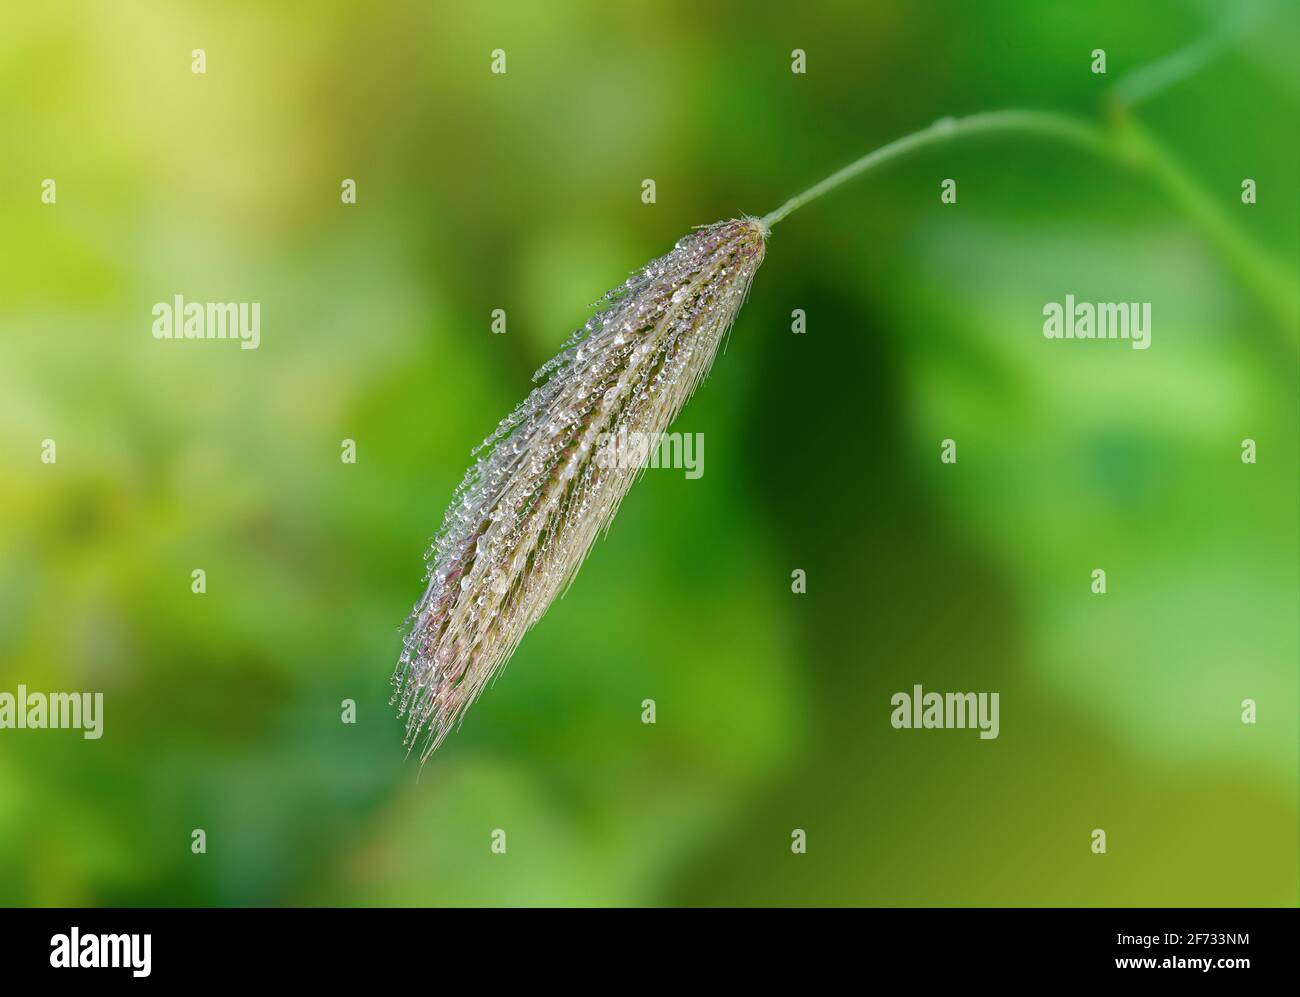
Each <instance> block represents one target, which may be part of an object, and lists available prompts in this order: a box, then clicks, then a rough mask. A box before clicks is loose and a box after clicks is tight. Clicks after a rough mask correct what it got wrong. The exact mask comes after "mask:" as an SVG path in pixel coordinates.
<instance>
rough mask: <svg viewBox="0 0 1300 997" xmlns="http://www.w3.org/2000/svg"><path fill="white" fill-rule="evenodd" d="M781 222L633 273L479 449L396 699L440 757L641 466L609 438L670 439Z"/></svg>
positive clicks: (686, 246) (414, 732)
mask: <svg viewBox="0 0 1300 997" xmlns="http://www.w3.org/2000/svg"><path fill="white" fill-rule="evenodd" d="M767 231H768V230H767V227H766V226H765V225H764V224H763V223H762V222H760V221H758V220H757V219H752V218H746V219H739V220H734V221H727V222H719V223H717V224H715V225H708V226H705V227H703V228H701V229H698V230H697V231H695V232H694V233H692V234H691V235H688V236H686V237H685V238H683V239H682V240H681V241H680V242H678V243H677V245H676V246H675V247H674V248H673V250H672V252H670V253H669V254H668V255H667V256H663V257H661V258H660V259H657V260H655V261H654V262H652V263H650V264H648V265H647V266H645V267H644V268H642V269H641V270H639V271H637V272H636V273H634V274H633V275H632V276H631V277H629V278H628V280H627V281H626V282H625V283H624V284H623V285H622V286H621V287H618V288H616V289H615V290H613V291H610V292H609V293H608V294H606V295H605V297H604V298H603V299H602V300H601V302H600V305H599V308H598V310H597V311H596V313H595V314H594V315H593V316H592V317H591V318H590V319H589V320H588V321H587V323H586V325H584V326H583V327H582V328H580V329H579V330H578V331H577V332H576V333H575V334H574V335H573V337H572V338H571V339H570V340H569V342H568V343H566V344H565V346H564V348H563V349H562V350H561V351H560V353H559V355H558V356H556V357H555V358H554V359H552V360H551V361H550V362H548V363H547V364H546V365H545V366H544V367H542V368H541V370H539V371H538V372H537V374H536V375H535V377H534V380H536V381H539V382H541V383H540V384H539V385H538V387H537V388H535V389H534V390H533V392H532V394H530V395H529V396H528V397H527V398H526V399H525V400H524V402H523V404H522V405H520V406H519V407H518V408H517V409H516V410H515V411H514V412H513V413H512V414H511V415H510V416H509V417H508V418H506V419H505V420H504V421H503V422H502V423H501V424H500V426H498V427H497V430H496V432H495V433H493V434H492V436H490V437H489V438H488V439H487V440H486V441H484V443H483V445H482V446H481V447H480V448H479V451H476V453H478V452H483V456H481V457H480V458H479V459H478V461H477V463H475V464H474V465H473V466H472V467H471V468H470V469H469V472H468V473H467V474H466V476H465V480H464V481H463V482H462V483H461V486H460V488H459V489H458V490H457V492H456V494H455V496H454V497H453V499H452V504H451V508H450V509H448V510H447V514H446V517H445V518H444V520H443V524H442V528H441V530H440V531H439V533H438V535H437V537H436V538H435V540H434V544H433V547H432V549H431V550H430V552H429V562H430V565H429V571H428V586H427V588H426V589H425V592H424V595H423V596H422V597H421V598H420V600H419V602H418V603H417V604H416V606H415V609H414V610H413V611H412V614H411V618H410V620H409V623H410V629H409V632H408V633H407V635H406V638H405V641H404V646H403V649H402V653H401V657H400V659H399V661H398V666H397V670H396V672H395V673H394V675H393V682H394V685H395V686H396V694H395V696H394V700H395V702H397V704H398V706H399V712H400V713H402V714H404V715H405V716H406V718H407V719H406V740H407V745H408V746H410V747H413V746H414V745H415V743H416V742H417V741H418V740H420V738H421V737H423V738H424V742H425V743H424V748H423V752H422V758H428V756H429V755H430V754H431V753H432V752H433V750H434V749H435V748H437V746H438V745H439V744H440V743H441V742H442V739H443V738H444V737H446V736H447V733H448V732H449V731H450V730H451V728H452V727H453V726H454V725H455V724H456V722H457V721H458V720H459V719H460V718H461V717H462V716H463V715H464V713H465V710H466V709H467V708H468V707H469V705H470V704H471V703H472V702H473V701H474V699H475V698H476V697H477V696H478V694H479V693H480V692H482V690H483V688H484V686H485V685H486V684H487V682H488V681H489V680H490V679H491V678H492V676H493V675H494V674H495V673H496V671H497V670H498V669H499V668H500V667H501V666H502V665H504V664H505V662H506V660H507V659H508V658H509V657H510V655H511V654H512V653H513V652H514V649H515V648H516V647H517V646H518V644H519V641H520V639H521V638H522V637H523V635H524V633H525V632H527V630H528V628H529V627H531V626H532V625H533V624H534V623H536V622H537V620H538V619H539V618H540V617H541V616H542V614H543V613H545V612H546V609H547V607H548V606H550V604H551V602H552V600H553V599H554V598H555V597H556V596H557V595H558V594H559V593H560V591H561V590H562V589H563V588H564V587H565V586H566V585H568V583H569V582H570V581H571V580H572V579H573V576H574V574H575V573H576V572H577V570H578V567H579V566H580V565H581V564H582V561H583V558H585V557H586V556H587V552H588V551H589V550H590V549H591V545H592V543H593V541H594V540H595V539H596V535H597V534H598V533H599V532H600V531H601V529H602V528H604V527H607V526H608V525H609V523H610V521H611V520H612V519H613V517H614V513H615V512H616V511H617V510H618V505H619V503H620V502H621V501H622V500H623V496H624V495H626V494H627V491H628V489H629V488H630V487H631V485H632V481H633V479H634V478H635V477H636V474H637V472H638V471H639V466H637V465H636V463H635V462H628V461H622V460H609V459H602V456H607V455H604V454H603V453H602V451H603V447H605V446H607V444H605V443H604V442H603V441H607V440H611V439H626V438H627V437H629V436H631V437H634V438H647V439H658V434H659V433H662V432H663V431H664V430H666V429H667V428H668V425H669V424H670V423H671V422H672V421H673V419H674V418H676V416H677V413H678V412H679V411H681V408H682V406H683V405H684V404H685V403H686V400H687V399H688V398H690V396H691V393H692V392H693V391H694V390H695V388H696V387H697V386H698V385H699V383H700V381H702V380H703V379H704V377H705V375H706V374H708V372H709V367H710V366H711V365H712V364H713V357H714V355H715V354H716V353H717V350H718V344H719V343H720V342H721V341H722V338H723V336H724V335H725V333H726V332H727V330H728V329H729V328H730V327H731V323H732V321H733V320H734V319H735V317H736V313H737V312H738V311H739V310H740V306H741V304H743V303H744V300H745V295H746V294H747V293H748V291H749V284H750V281H752V280H753V279H754V273H755V272H756V271H757V270H758V266H759V264H760V263H762V262H763V252H764V245H765V242H764V240H765V237H766V234H767Z"/></svg>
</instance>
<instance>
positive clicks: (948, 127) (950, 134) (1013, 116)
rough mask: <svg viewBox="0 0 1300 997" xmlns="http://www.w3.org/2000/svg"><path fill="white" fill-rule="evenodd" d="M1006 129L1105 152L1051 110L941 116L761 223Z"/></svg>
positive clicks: (1082, 128)
mask: <svg viewBox="0 0 1300 997" xmlns="http://www.w3.org/2000/svg"><path fill="white" fill-rule="evenodd" d="M1007 132H1023V133H1028V134H1037V135H1046V136H1048V137H1052V138H1057V139H1061V140H1063V141H1066V142H1069V143H1072V144H1074V145H1077V146H1082V147H1084V148H1088V149H1091V150H1093V151H1094V152H1098V153H1104V152H1105V149H1106V139H1105V136H1104V135H1103V133H1102V132H1101V130H1100V129H1098V128H1097V127H1095V126H1094V125H1091V124H1088V123H1087V122H1085V121H1081V120H1079V119H1077V118H1072V117H1070V116H1069V115H1065V114H1056V113H1054V112H1051V111H986V112H984V113H983V114H972V115H970V116H969V117H966V118H942V119H940V120H939V121H936V122H935V123H934V124H932V125H931V126H930V127H929V128H924V129H922V130H921V131H919V132H913V133H912V134H911V135H906V136H904V137H903V138H900V139H897V140H895V141H893V142H890V143H889V144H888V145H884V146H881V147H880V148H879V149H876V150H875V151H874V152H869V153H867V154H866V155H865V156H863V157H862V158H861V159H859V160H857V161H856V162H852V163H850V164H849V165H848V166H846V167H844V169H842V170H839V171H838V172H836V173H832V174H831V175H830V176H828V177H827V178H826V179H825V180H823V181H822V182H821V183H818V184H814V185H813V186H812V187H809V188H808V189H807V190H805V191H804V192H803V193H802V194H796V195H795V196H794V197H792V198H790V200H788V201H786V202H785V204H783V205H781V206H780V207H779V208H777V209H776V210H775V211H773V212H771V213H770V214H767V215H764V216H763V218H762V223H763V225H764V226H766V227H767V228H769V229H770V228H771V227H772V226H773V225H775V224H776V223H777V222H779V221H780V220H781V219H782V218H784V217H786V215H788V214H790V213H791V212H792V211H795V210H796V209H798V208H801V207H803V206H804V205H805V204H807V203H808V202H809V201H815V200H817V198H819V197H821V196H822V195H823V194H827V193H829V192H830V191H832V190H834V189H835V188H836V187H838V186H840V185H841V184H843V183H846V182H847V181H849V180H852V179H853V178H854V177H856V176H859V175H860V174H862V173H866V172H867V171H868V170H872V169H875V168H876V167H877V166H880V165H882V164H884V163H888V162H890V161H891V160H894V159H898V158H899V157H901V156H906V155H907V154H908V153H911V152H915V151H916V150H918V149H925V148H928V147H929V146H932V145H941V144H943V143H945V142H950V141H952V140H953V139H957V138H965V137H967V136H971V135H987V134H1005V133H1007Z"/></svg>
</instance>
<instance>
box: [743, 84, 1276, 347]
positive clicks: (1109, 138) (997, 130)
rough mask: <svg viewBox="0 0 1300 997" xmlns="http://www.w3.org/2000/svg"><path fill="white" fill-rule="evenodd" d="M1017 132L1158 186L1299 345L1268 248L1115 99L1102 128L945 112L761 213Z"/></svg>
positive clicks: (1023, 114) (1067, 119)
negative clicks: (889, 167)
mask: <svg viewBox="0 0 1300 997" xmlns="http://www.w3.org/2000/svg"><path fill="white" fill-rule="evenodd" d="M1009 133H1021V134H1025V135H1030V136H1042V137H1045V138H1050V139H1053V140H1058V141H1063V142H1066V143H1068V144H1070V145H1073V146H1075V147H1077V148H1083V149H1086V150H1088V151H1090V152H1092V153H1095V154H1096V155H1098V156H1102V157H1104V158H1108V159H1111V160H1113V161H1115V162H1117V163H1118V164H1120V165H1121V166H1124V167H1127V168H1130V169H1135V170H1137V171H1139V172H1141V173H1142V174H1144V175H1145V176H1147V177H1148V178H1150V179H1151V180H1152V181H1153V182H1154V183H1155V184H1156V185H1157V186H1159V187H1160V188H1161V189H1162V190H1163V191H1164V193H1165V195H1166V196H1167V197H1168V198H1169V199H1170V201H1172V202H1173V203H1174V204H1175V205H1177V206H1178V207H1179V208H1180V209H1181V210H1182V212H1183V213H1184V214H1185V215H1186V216H1187V218H1188V219H1189V220H1190V221H1191V222H1192V224H1193V225H1194V226H1195V227H1196V228H1197V230H1198V231H1200V233H1201V235H1202V236H1203V237H1204V238H1205V240H1206V241H1207V242H1208V243H1209V244H1210V245H1211V246H1213V247H1214V249H1215V250H1216V251H1217V252H1218V253H1219V255H1220V256H1222V257H1223V259H1224V260H1225V262H1226V263H1227V265H1228V267H1229V268H1230V269H1231V270H1232V272H1233V273H1234V275H1235V276H1236V277H1237V278H1238V279H1239V280H1240V281H1241V282H1242V284H1243V285H1244V286H1245V287H1246V288H1247V289H1248V290H1249V291H1250V292H1251V294H1252V295H1254V297H1255V298H1256V299H1257V300H1258V301H1259V302H1260V303H1261V304H1262V305H1263V306H1264V307H1265V308H1267V309H1268V311H1269V312H1271V313H1272V314H1273V315H1274V316H1275V317H1276V318H1277V319H1278V320H1279V321H1280V323H1281V326H1282V330H1281V336H1282V338H1283V340H1284V341H1286V343H1287V344H1288V346H1290V347H1291V348H1292V349H1295V348H1296V347H1297V346H1300V286H1298V285H1297V282H1296V281H1295V280H1294V279H1293V277H1292V276H1291V275H1290V274H1289V273H1288V272H1287V271H1286V269H1285V268H1283V267H1282V266H1280V265H1279V264H1278V263H1277V262H1276V261H1275V260H1274V259H1273V258H1272V257H1270V256H1269V255H1268V253H1267V252H1265V251H1264V250H1262V249H1260V248H1259V247H1258V246H1257V245H1256V244H1255V243H1254V242H1253V241H1252V240H1251V238H1250V237H1249V235H1248V234H1247V233H1246V232H1245V231H1244V230H1243V229H1242V227H1241V226H1240V225H1239V224H1238V223H1237V222H1235V221H1234V220H1233V219H1232V218H1231V217H1230V216H1229V214H1228V213H1227V212H1226V211H1225V210H1224V208H1223V207H1222V206H1221V203H1220V199H1219V198H1216V197H1215V196H1213V195H1212V194H1210V193H1209V192H1207V191H1206V190H1205V188H1203V187H1202V186H1201V185H1200V184H1199V183H1197V182H1196V180H1195V179H1194V178H1193V177H1192V175H1191V174H1190V173H1189V172H1188V171H1187V170H1186V169H1185V168H1184V167H1183V166H1182V165H1181V164H1180V163H1179V162H1178V161H1177V159H1176V158H1175V157H1174V156H1173V155H1171V154H1170V153H1169V152H1168V151H1167V150H1165V149H1164V147H1163V146H1162V145H1161V144H1160V143H1159V142H1157V141H1156V140H1155V138H1153V137H1152V136H1151V135H1150V134H1149V133H1148V132H1147V131H1146V130H1145V129H1144V128H1142V127H1141V125H1140V124H1139V123H1138V122H1137V120H1136V119H1135V118H1134V117H1133V116H1132V114H1131V113H1129V112H1128V110H1127V108H1125V107H1124V106H1123V105H1122V104H1120V103H1116V104H1114V105H1112V114H1111V116H1110V119H1109V126H1108V127H1102V126H1098V125H1094V124H1092V123H1091V122H1088V121H1086V120H1084V119H1081V118H1077V117H1074V116H1072V115H1068V114H1060V113H1056V112H1052V111H1027V110H1010V111H988V112H985V113H983V114H972V115H970V116H969V117H965V118H955V119H954V118H944V119H941V120H939V121H936V122H935V123H934V124H933V125H931V126H930V127H929V128H924V129H922V130H921V131H919V132H913V133H912V134H911V135H906V136H904V137H903V138H900V139H897V140H895V141H893V142H890V143H889V144H888V145H884V146H881V147H880V148H879V149H876V150H875V151H873V152H869V153H867V154H866V155H865V156H863V157H862V158H861V159H858V160H856V161H855V162H852V163H850V164H849V165H848V166H846V167H844V168H843V169H841V170H839V171H838V172H835V173H832V174H831V175H830V176H828V177H827V178H826V179H825V180H823V181H821V182H820V183H818V184H814V185H813V186H812V187H809V188H808V189H807V190H805V191H804V192H803V193H801V194H797V195H795V196H794V197H792V198H790V200H788V201H786V202H785V203H784V204H783V205H781V206H780V207H779V208H777V209H776V210H775V211H773V212H771V213H770V214H767V215H764V216H763V218H762V219H760V221H761V223H762V224H763V226H764V227H766V228H768V229H771V227H772V226H773V225H775V224H776V223H777V222H779V221H781V220H782V219H783V218H785V217H786V216H787V215H789V214H791V213H792V212H793V211H795V210H797V209H798V208H801V207H803V206H804V205H805V204H808V203H809V202H810V201H815V200H816V199H817V198H819V197H821V196H822V195H823V194H827V193H830V192H831V191H832V190H834V189H835V188H836V187H839V186H841V185H842V184H844V183H846V182H848V181H849V180H852V179H853V178H854V177H857V176H860V175H862V174H863V173H867V172H868V171H870V170H873V169H875V168H876V167H878V166H882V165H884V164H885V163H889V162H892V161H893V160H895V159H899V158H901V157H903V156H906V155H908V154H910V153H912V152H916V151H918V150H920V149H927V148H929V147H931V146H936V145H942V144H944V143H946V142H950V141H952V140H954V139H958V138H966V137H969V136H976V135H999V134H1009Z"/></svg>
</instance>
